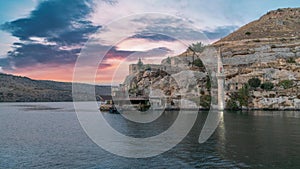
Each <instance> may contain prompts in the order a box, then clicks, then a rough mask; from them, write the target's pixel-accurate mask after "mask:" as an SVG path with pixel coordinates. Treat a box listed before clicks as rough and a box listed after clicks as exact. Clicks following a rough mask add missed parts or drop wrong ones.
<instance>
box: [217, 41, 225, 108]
mask: <svg viewBox="0 0 300 169" xmlns="http://www.w3.org/2000/svg"><path fill="white" fill-rule="evenodd" d="M217 80H218V110H224V106H225V103H224V98H225V95H224V81H225V75H224V70H223V63H222V59H221V47H220V48H219V52H218V70H217Z"/></svg>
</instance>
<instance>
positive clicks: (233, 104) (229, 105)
mask: <svg viewBox="0 0 300 169" xmlns="http://www.w3.org/2000/svg"><path fill="white" fill-rule="evenodd" d="M226 109H229V110H238V109H239V106H238V104H237V103H236V100H234V99H233V98H230V99H229V100H228V102H227V104H226Z"/></svg>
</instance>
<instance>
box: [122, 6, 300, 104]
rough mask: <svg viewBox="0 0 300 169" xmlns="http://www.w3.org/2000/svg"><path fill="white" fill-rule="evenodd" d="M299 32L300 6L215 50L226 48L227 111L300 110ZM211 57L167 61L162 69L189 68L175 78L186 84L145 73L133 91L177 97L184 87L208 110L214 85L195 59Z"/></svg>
mask: <svg viewBox="0 0 300 169" xmlns="http://www.w3.org/2000/svg"><path fill="white" fill-rule="evenodd" d="M299 30H300V8H294V9H291V8H286V9H278V10H275V11H270V12H268V13H267V14H266V15H264V16H262V17H261V18H260V19H258V20H256V21H253V22H251V23H249V24H247V25H245V26H243V27H241V28H240V29H238V30H237V31H235V32H233V33H231V34H230V35H228V36H226V37H224V38H223V39H220V40H219V41H217V42H215V43H214V44H212V45H210V46H209V48H211V47H213V48H215V49H216V50H218V49H219V48H221V53H222V59H223V64H224V70H225V74H226V82H225V88H226V91H225V92H226V98H225V100H226V104H227V108H251V109H300V59H299V58H300V31H299ZM211 54H212V53H209V54H207V53H206V52H205V50H204V52H198V53H197V52H196V53H194V52H193V51H191V50H187V51H186V52H185V53H183V54H181V55H179V56H176V57H172V58H168V59H165V60H163V61H162V65H171V66H177V67H180V68H181V69H182V70H183V71H181V72H177V73H176V74H174V75H172V76H173V77H174V76H175V77H176V78H178V77H179V79H181V80H180V83H178V82H175V81H174V80H172V78H170V77H169V76H167V73H162V72H158V71H156V72H155V71H154V72H153V71H152V73H150V72H147V71H142V72H139V73H137V75H136V76H133V79H134V80H133V81H132V82H128V83H127V84H128V85H129V86H130V87H129V88H131V89H132V93H135V92H136V89H139V90H140V91H142V90H143V89H146V90H147V88H149V87H150V86H152V87H154V88H158V89H160V90H162V91H163V92H164V94H165V95H168V96H171V97H175V95H177V91H179V89H183V88H186V90H185V91H184V93H183V95H187V96H193V97H195V100H197V98H200V101H199V102H200V103H201V102H202V101H203V102H202V107H205V106H206V107H207V102H208V101H210V98H209V96H208V95H209V92H210V90H209V87H205V86H209V84H208V83H209V79H208V78H207V75H208V73H207V72H206V71H205V70H204V69H199V67H197V66H195V65H194V61H195V59H196V60H197V58H200V59H202V60H203V59H204V58H205V57H209V56H208V55H211ZM200 67H201V66H200ZM191 72H192V73H191ZM191 74H193V75H191ZM180 77H181V78H180ZM195 77H197V78H195ZM250 79H252V80H257V79H258V80H257V81H259V82H258V83H259V84H258V85H256V86H251V85H249V80H250ZM250 81H251V80H250ZM201 100H202V101H201Z"/></svg>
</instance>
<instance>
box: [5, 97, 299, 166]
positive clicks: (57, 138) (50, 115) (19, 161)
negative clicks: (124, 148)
mask: <svg viewBox="0 0 300 169" xmlns="http://www.w3.org/2000/svg"><path fill="white" fill-rule="evenodd" d="M104 116H105V118H106V119H107V121H109V122H110V124H112V126H113V127H114V128H115V129H117V130H118V131H120V132H122V133H124V134H126V135H131V136H135V137H149V136H153V135H156V134H159V133H160V132H162V131H164V130H165V129H166V128H168V127H169V126H170V125H171V124H172V123H173V121H174V120H175V119H176V117H177V113H176V112H165V113H164V114H163V115H162V116H161V117H160V118H159V119H157V120H156V121H155V122H154V123H152V124H144V125H138V124H137V123H133V122H129V121H127V120H125V119H124V118H122V116H121V115H116V114H104ZM206 117H207V112H199V114H198V119H197V122H196V124H195V125H194V127H193V129H192V130H191V131H190V133H189V134H188V136H187V137H186V138H185V139H184V140H183V141H182V142H181V143H180V144H178V145H177V146H176V147H175V148H173V149H172V150H170V151H168V152H165V153H163V154H161V155H159V156H156V157H152V158H146V159H130V158H124V157H119V156H116V155H113V154H110V153H109V152H106V151H105V150H103V149H101V148H100V147H98V146H97V145H96V144H95V143H93V142H92V141H91V140H90V139H89V137H88V136H87V135H86V134H85V133H84V131H83V129H82V128H81V126H80V124H79V122H78V120H77V117H76V113H75V111H74V109H73V104H72V103H1V104H0V168H3V169H7V168H95V169H96V168H300V112H296V111H294V112H292V111H287V112H272V111H255V112H247V113H239V112H225V113H224V117H223V121H222V122H221V123H220V125H219V127H218V128H217V130H216V131H215V133H214V135H213V136H212V137H211V138H210V139H209V140H208V141H207V142H206V143H204V144H199V143H198V137H199V134H200V131H201V128H202V126H203V124H204V121H205V119H206ZM149 148H151V145H149Z"/></svg>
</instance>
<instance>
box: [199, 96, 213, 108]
mask: <svg viewBox="0 0 300 169" xmlns="http://www.w3.org/2000/svg"><path fill="white" fill-rule="evenodd" d="M210 102H211V96H210V95H202V96H200V106H202V107H203V108H206V109H208V108H210Z"/></svg>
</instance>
